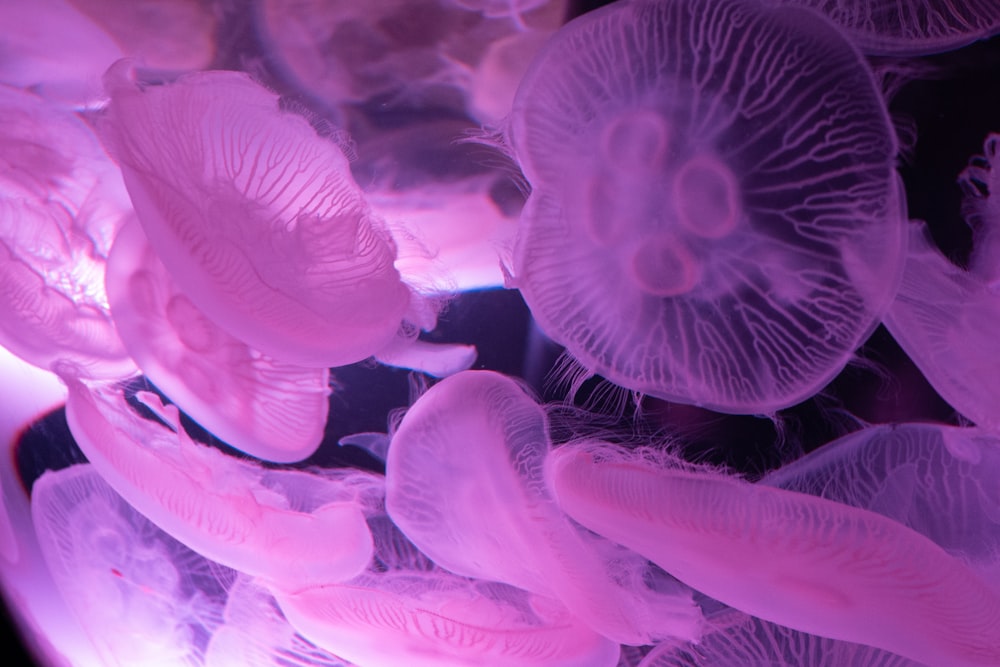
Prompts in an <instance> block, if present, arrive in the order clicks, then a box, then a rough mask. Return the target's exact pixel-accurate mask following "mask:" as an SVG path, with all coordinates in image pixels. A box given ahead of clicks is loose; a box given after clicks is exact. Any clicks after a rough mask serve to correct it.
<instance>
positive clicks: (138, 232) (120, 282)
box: [107, 222, 330, 462]
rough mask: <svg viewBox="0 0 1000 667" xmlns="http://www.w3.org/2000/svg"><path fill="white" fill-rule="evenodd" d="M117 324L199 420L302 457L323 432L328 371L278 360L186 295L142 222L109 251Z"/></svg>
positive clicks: (271, 454)
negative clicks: (224, 327)
mask: <svg viewBox="0 0 1000 667" xmlns="http://www.w3.org/2000/svg"><path fill="white" fill-rule="evenodd" d="M107 288H108V298H109V300H110V302H111V311H112V315H113V317H114V322H115V325H116V327H117V329H118V332H119V334H120V335H121V337H122V339H123V341H124V342H125V345H126V347H127V348H128V350H129V353H130V354H131V355H132V358H133V359H135V361H136V363H137V364H138V366H139V368H141V369H142V372H143V373H145V374H146V376H147V377H148V378H149V379H150V380H151V381H152V382H153V383H154V384H155V385H156V386H157V387H158V388H159V389H160V390H162V391H163V392H164V393H166V394H167V395H168V396H169V397H170V398H171V400H173V401H174V402H175V403H176V404H177V405H178V406H179V407H180V408H181V409H182V410H184V412H186V413H187V414H188V415H190V416H191V417H192V418H193V419H194V420H195V421H197V422H198V423H199V424H201V425H202V426H203V427H205V428H206V429H208V430H209V431H211V432H212V434H213V435H215V436H216V437H218V438H220V439H222V440H224V441H225V442H227V443H229V444H230V445H232V446H233V447H236V448H237V449H241V450H243V451H244V452H247V453H248V454H252V455H253V456H256V457H258V458H262V459H266V460H269V461H277V462H289V461H299V460H302V459H304V458H306V457H308V456H309V455H311V454H312V453H313V452H314V451H316V448H317V447H319V444H320V442H321V441H322V439H323V431H324V426H325V425H326V419H327V413H328V411H329V401H328V396H329V394H330V372H329V370H328V369H326V368H302V367H300V366H294V365H291V364H286V363H282V362H280V361H276V360H274V359H272V358H270V357H268V356H267V355H264V354H261V353H260V352H257V351H256V350H254V349H252V348H250V347H249V346H247V345H246V344H245V343H243V342H241V341H240V340H238V339H236V338H234V337H233V336H231V335H229V334H228V333H226V332H225V331H224V330H222V329H221V328H219V327H218V326H217V325H216V324H215V323H214V322H212V321H211V320H210V319H209V318H208V317H206V316H205V315H204V314H203V313H202V312H201V311H200V310H199V309H198V308H197V307H196V306H195V305H194V304H193V303H192V302H191V300H190V299H188V298H187V297H186V296H184V295H183V294H181V293H180V292H179V291H178V290H177V288H176V286H175V284H174V281H173V280H172V279H171V278H170V276H169V274H168V273H167V271H166V269H165V268H164V267H163V263H162V262H160V260H159V259H158V258H157V257H156V254H155V253H154V252H153V249H152V248H151V247H150V246H149V243H148V242H147V241H146V238H145V236H144V235H143V233H142V228H141V227H140V226H139V225H138V224H137V223H135V222H132V223H130V224H128V225H126V226H125V227H124V228H123V229H122V231H121V232H120V233H119V234H118V238H117V239H116V240H115V245H114V248H113V250H112V252H111V255H110V257H109V260H108V275H107Z"/></svg>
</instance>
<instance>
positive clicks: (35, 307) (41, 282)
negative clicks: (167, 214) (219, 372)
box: [0, 86, 135, 378]
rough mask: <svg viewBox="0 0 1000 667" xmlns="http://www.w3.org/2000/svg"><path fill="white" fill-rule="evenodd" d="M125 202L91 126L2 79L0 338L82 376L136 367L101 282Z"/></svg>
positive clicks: (29, 357) (30, 357)
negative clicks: (122, 338)
mask: <svg viewBox="0 0 1000 667" xmlns="http://www.w3.org/2000/svg"><path fill="white" fill-rule="evenodd" d="M127 201H128V197H127V195H126V194H125V191H124V188H123V186H122V183H121V176H120V175H118V173H117V170H116V169H115V167H114V164H113V163H112V162H111V161H110V160H109V159H108V157H107V155H106V154H105V153H104V151H103V150H102V148H101V146H100V143H99V142H98V141H97V139H96V137H95V136H94V134H93V132H92V131H91V130H90V128H89V127H88V126H86V125H85V124H84V123H83V122H82V121H81V120H80V119H79V118H78V117H76V116H75V115H74V114H72V113H70V112H68V111H65V110H63V109H62V108H59V107H56V106H54V105H51V104H49V103H47V102H44V101H42V100H41V99H39V98H37V97H35V96H34V95H31V94H29V93H25V92H23V91H19V90H15V89H12V88H7V87H4V86H0V310H2V311H3V313H4V316H3V317H2V318H0V345H3V346H4V347H5V348H7V349H8V350H10V351H11V352H13V353H14V354H16V355H18V356H19V357H21V358H22V359H24V360H26V361H28V362H30V363H32V364H34V365H36V366H38V367H40V368H44V369H47V370H54V369H55V368H56V367H58V368H59V369H60V370H59V372H60V373H68V374H72V375H76V376H82V377H90V378H115V377H121V376H124V375H127V374H129V373H131V372H133V371H134V370H135V366H134V364H133V363H132V361H131V359H129V357H128V354H127V353H126V352H125V349H124V347H123V346H122V343H121V341H120V340H119V339H118V335H117V333H116V331H115V328H114V326H113V324H112V322H111V316H110V313H109V311H108V302H107V295H106V293H105V290H104V270H105V258H106V256H107V252H108V250H109V247H110V243H111V239H112V238H114V235H115V233H116V232H117V230H118V228H119V227H120V225H121V222H122V220H123V219H124V215H125V211H127V209H128V203H127Z"/></svg>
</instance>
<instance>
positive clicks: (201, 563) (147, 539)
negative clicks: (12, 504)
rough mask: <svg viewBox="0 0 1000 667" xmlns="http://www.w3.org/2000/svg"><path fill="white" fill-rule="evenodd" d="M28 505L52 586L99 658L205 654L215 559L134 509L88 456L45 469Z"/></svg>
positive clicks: (215, 602) (216, 602)
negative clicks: (81, 461)
mask: <svg viewBox="0 0 1000 667" xmlns="http://www.w3.org/2000/svg"><path fill="white" fill-rule="evenodd" d="M31 504H32V507H31V513H32V519H33V522H34V525H35V531H36V533H37V535H38V540H39V543H40V545H41V549H42V554H43V556H44V558H45V562H46V563H47V564H48V566H49V570H50V571H51V573H52V577H53V579H54V580H55V583H56V586H57V587H58V588H59V590H60V592H61V593H62V596H63V598H65V600H66V602H67V604H68V605H69V607H70V608H71V609H72V610H73V612H74V613H75V614H76V616H77V618H78V619H79V621H80V623H81V625H82V626H83V627H84V628H85V630H86V631H87V634H88V635H89V636H90V638H91V640H92V642H93V644H94V646H95V648H96V649H97V652H98V654H99V655H100V656H101V659H102V664H105V665H121V666H122V667H126V666H128V665H163V666H164V667H166V666H167V665H187V666H190V667H195V666H196V665H201V664H202V656H203V653H204V643H203V641H204V640H203V637H204V636H205V635H206V634H208V633H210V632H212V631H213V630H214V629H215V626H216V625H217V624H218V621H217V620H216V619H218V618H219V616H220V615H221V611H222V602H223V600H222V599H220V597H218V596H217V595H213V594H212V592H213V591H217V590H218V585H217V583H216V578H215V577H216V573H217V572H218V571H219V568H218V566H216V565H214V564H211V563H209V562H208V561H206V560H205V559H204V558H202V557H201V556H199V555H197V554H196V553H194V552H193V551H191V550H190V549H188V548H186V547H185V546H184V545H182V544H180V543H179V542H177V541H176V540H174V539H172V538H171V537H169V536H168V535H166V534H165V533H164V532H163V531H161V530H159V529H158V528H156V526H154V525H153V524H152V523H150V522H149V521H148V520H147V519H146V518H144V517H143V516H142V515H141V514H139V513H138V512H136V511H135V510H134V509H132V507H131V506H129V504H128V503H126V502H125V501H124V500H123V499H122V498H121V497H120V496H119V495H118V494H116V493H115V492H114V490H112V488H111V487H110V486H109V485H108V484H107V483H106V482H105V481H104V480H103V479H102V478H101V476H100V475H99V474H98V473H97V471H96V470H95V468H94V467H93V466H90V465H85V464H84V465H76V466H73V467H72V468H66V469H64V470H60V471H59V472H51V471H50V472H47V473H45V474H44V475H42V477H40V478H39V479H38V481H36V482H35V485H34V488H33V490H32V499H31Z"/></svg>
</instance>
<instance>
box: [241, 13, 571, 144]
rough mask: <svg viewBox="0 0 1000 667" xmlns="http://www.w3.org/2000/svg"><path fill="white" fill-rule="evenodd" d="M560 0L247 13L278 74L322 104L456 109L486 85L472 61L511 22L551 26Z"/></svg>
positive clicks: (559, 18) (511, 28)
mask: <svg viewBox="0 0 1000 667" xmlns="http://www.w3.org/2000/svg"><path fill="white" fill-rule="evenodd" d="M568 4H569V3H568V2H567V0H547V1H545V0H530V1H529V2H524V1H520V2H517V1H515V2H511V3H508V2H506V1H505V0H502V1H501V2H499V3H495V2H492V1H491V2H486V3H483V2H478V1H473V2H466V1H464V0H458V1H456V0H368V1H367V2H363V3H358V2H355V1H354V0H264V1H263V2H261V3H259V7H258V11H257V13H256V20H257V28H258V33H259V34H260V36H261V38H262V40H263V41H264V42H265V44H266V48H267V50H268V53H269V55H270V56H271V57H272V58H273V60H274V61H275V63H276V64H277V65H278V66H279V67H280V68H281V70H283V74H284V75H285V76H286V77H287V79H288V80H290V81H292V82H294V83H295V84H297V85H298V86H299V88H300V89H301V90H302V91H303V92H305V93H306V94H308V95H309V96H310V97H312V98H314V99H316V100H318V101H319V102H321V103H322V104H324V105H326V106H327V107H328V108H331V109H334V110H336V111H344V112H347V105H350V104H356V105H364V104H377V105H379V107H380V108H381V109H382V110H383V111H384V110H407V111H414V110H416V111H418V114H417V115H419V112H423V111H427V110H433V112H434V113H435V114H441V112H442V110H446V112H447V111H451V112H455V113H456V114H461V113H463V112H465V110H466V108H467V104H468V102H469V98H470V97H471V94H470V93H471V90H473V89H475V88H476V87H477V86H478V87H479V88H484V87H486V86H488V85H489V82H488V81H486V79H485V77H486V76H488V75H489V74H491V73H492V70H491V69H483V70H480V69H479V68H480V65H481V64H482V63H483V62H484V61H485V59H486V58H487V55H486V54H487V51H488V50H489V47H490V45H491V44H494V43H496V42H498V41H500V40H502V39H504V38H505V37H508V36H510V35H515V34H518V33H519V32H520V31H525V30H554V29H555V28H556V27H558V26H559V25H560V24H561V23H562V22H563V20H564V17H565V13H566V8H567V5H568ZM470 10H471V11H470ZM509 99H510V98H509V96H508V97H507V101H508V102H509ZM348 113H349V112H348ZM407 115H408V114H407ZM406 122H410V119H409V118H407V121H406ZM379 131H382V132H384V131H385V128H384V127H383V128H380V130H379ZM456 138H458V137H456Z"/></svg>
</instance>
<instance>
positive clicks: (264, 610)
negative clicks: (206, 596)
mask: <svg viewBox="0 0 1000 667" xmlns="http://www.w3.org/2000/svg"><path fill="white" fill-rule="evenodd" d="M223 618H224V623H223V625H222V626H221V627H219V628H218V629H217V630H216V631H215V632H214V633H213V634H212V639H211V642H210V643H209V645H208V648H207V649H206V651H205V667H272V666H274V665H281V666H282V667H350V665H349V664H348V663H346V662H344V661H343V660H340V659H339V658H337V657H335V656H333V655H330V654H329V653H328V652H326V651H324V650H323V649H321V648H318V647H316V646H314V645H313V644H312V643H310V642H309V641H308V640H307V639H305V638H304V637H302V635H300V634H298V633H297V632H296V631H295V630H294V628H292V626H291V625H289V623H288V621H287V620H285V617H284V616H283V615H282V613H281V610H280V609H279V608H278V606H277V603H276V602H275V600H274V596H272V595H271V594H270V593H269V592H268V591H267V589H265V588H263V587H262V586H261V585H260V584H258V583H255V582H254V581H253V580H252V579H249V578H247V577H238V578H237V579H236V581H235V582H234V583H233V586H232V587H231V588H230V589H229V597H228V598H227V599H226V609H225V612H224V614H223Z"/></svg>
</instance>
